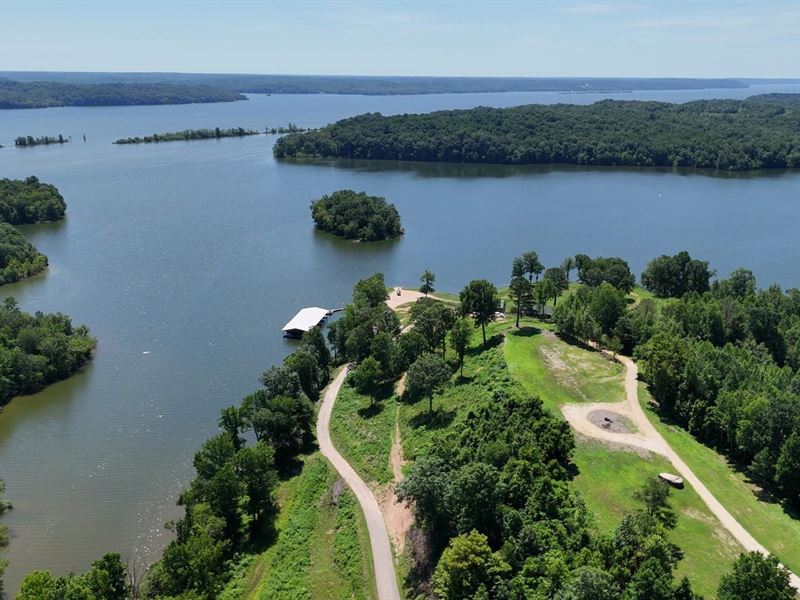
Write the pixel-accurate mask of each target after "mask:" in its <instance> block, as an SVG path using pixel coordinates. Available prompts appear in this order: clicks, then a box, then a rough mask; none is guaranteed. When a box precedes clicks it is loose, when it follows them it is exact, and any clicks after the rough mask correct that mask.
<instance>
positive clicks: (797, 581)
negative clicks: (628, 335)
mask: <svg viewBox="0 0 800 600" xmlns="http://www.w3.org/2000/svg"><path fill="white" fill-rule="evenodd" d="M617 360H619V361H620V362H621V363H622V364H623V366H624V367H625V396H626V398H627V404H628V407H627V409H628V410H626V411H625V416H627V417H629V418H630V419H631V420H632V421H633V423H634V425H636V427H637V429H638V430H639V431H638V434H639V437H641V438H644V439H647V440H649V444H648V445H649V446H650V448H651V449H652V450H654V451H656V452H659V453H660V454H663V455H664V456H666V457H667V458H668V459H669V460H670V462H671V463H672V466H673V467H675V470H676V471H678V473H679V474H680V476H681V477H683V479H684V480H685V481H687V482H689V484H690V485H691V486H692V487H693V488H694V490H695V491H696V492H697V495H698V496H700V498H701V499H702V500H703V502H705V504H706V506H708V508H709V510H711V512H712V513H714V515H715V516H716V517H717V519H719V521H720V523H722V526H723V527H725V529H727V530H728V531H729V532H730V534H731V535H732V536H733V537H734V538H736V540H737V541H738V542H739V543H740V544H741V545H742V546H743V547H744V548H745V550H747V551H748V552H753V551H756V552H761V553H762V554H765V555H768V554H769V551H768V550H767V549H766V548H764V546H762V545H761V544H759V543H758V542H757V541H756V540H755V538H754V537H753V536H752V535H750V533H749V532H748V531H747V530H746V529H745V528H744V527H742V525H741V524H740V523H739V521H737V520H736V518H735V517H734V516H733V515H732V514H731V513H729V512H728V511H727V510H726V509H725V507H724V506H722V504H720V502H719V500H717V499H716V498H715V497H714V494H712V493H711V492H710V491H709V489H708V488H707V487H706V486H705V485H703V482H702V481H700V479H699V478H698V477H697V475H695V474H694V472H693V471H692V470H691V469H690V468H689V465H687V464H686V463H685V462H684V461H683V459H682V458H681V457H680V456H678V453H677V452H675V450H673V449H672V447H671V446H670V445H669V444H668V443H667V441H666V440H665V439H664V438H663V436H662V435H661V434H660V433H659V432H658V431H657V430H656V428H655V427H654V426H653V424H652V423H651V422H650V419H648V418H647V415H646V414H645V412H644V410H643V409H642V406H641V404H639V390H638V381H637V379H638V374H639V369H638V368H637V366H636V363H635V362H633V361H632V360H631V359H630V358H628V357H627V356H619V355H618V356H617ZM564 408H565V409H566V408H567V407H564ZM564 414H565V416H566V417H567V418H568V420H570V422H572V420H571V419H570V417H571V416H573V415H571V414H570V411H569V409H567V410H565V411H564ZM586 423H588V427H584V426H580V427H576V429H578V430H579V431H580V432H581V433H583V434H585V435H593V437H598V438H601V439H606V440H608V439H609V438H611V440H610V441H617V442H619V443H623V444H624V443H629V442H628V440H626V439H625V438H626V437H628V435H627V434H618V437H614V434H610V433H609V432H607V431H605V430H603V429H601V428H600V427H597V426H595V425H593V424H591V423H589V422H588V421H586ZM573 426H575V425H574V424H573ZM631 437H632V436H631ZM631 445H637V446H640V447H641V444H631ZM790 580H791V584H792V587H794V588H795V589H796V590H800V577H798V576H797V575H795V574H794V573H791V574H790Z"/></svg>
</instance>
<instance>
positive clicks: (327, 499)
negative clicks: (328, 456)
mask: <svg viewBox="0 0 800 600" xmlns="http://www.w3.org/2000/svg"><path fill="white" fill-rule="evenodd" d="M336 480H337V477H336V475H335V473H333V471H332V470H331V468H330V467H329V465H328V463H327V461H325V459H324V458H322V456H320V455H319V454H313V455H311V456H309V457H307V458H306V461H305V465H304V467H303V470H302V472H301V473H300V475H297V476H296V477H293V478H292V479H290V480H288V481H285V482H283V483H282V484H281V486H280V489H279V492H278V502H279V505H280V508H281V510H280V515H279V517H278V523H277V529H278V537H277V540H276V541H275V543H274V544H273V545H272V546H270V548H269V549H268V550H266V551H265V552H264V553H262V554H261V555H259V556H257V557H255V558H254V559H252V560H251V561H246V562H245V563H243V565H242V567H243V568H242V569H241V574H240V575H239V576H238V577H236V578H234V580H233V581H232V582H231V583H230V584H229V585H228V587H227V588H226V589H225V591H224V592H223V594H221V596H220V600H234V599H242V600H267V599H269V600H284V599H285V600H302V599H309V600H312V599H313V600H317V599H325V600H328V599H330V600H346V599H347V600H350V599H353V600H356V599H357V600H362V599H363V600H371V599H373V598H375V592H374V589H373V585H374V584H373V582H374V576H373V573H372V556H371V553H370V549H369V539H368V537H367V532H366V524H365V523H364V522H363V517H362V516H361V513H360V511H359V510H358V506H357V504H356V501H355V498H354V497H353V496H352V494H351V493H350V491H349V490H348V489H347V488H346V487H345V488H342V489H341V490H340V491H339V493H338V494H335V493H334V482H335V481H336ZM334 495H336V496H337V498H336V500H335V501H334Z"/></svg>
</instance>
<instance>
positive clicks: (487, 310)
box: [459, 279, 499, 346]
mask: <svg viewBox="0 0 800 600" xmlns="http://www.w3.org/2000/svg"><path fill="white" fill-rule="evenodd" d="M459 297H460V298H461V312H462V314H464V315H472V317H473V318H474V319H475V326H476V327H477V326H479V325H480V328H481V333H482V335H483V345H484V346H485V345H486V324H487V323H491V322H492V321H494V318H495V313H496V312H497V303H498V301H499V298H498V295H497V288H496V287H494V284H492V283H490V282H488V281H486V280H485V279H475V280H473V281H470V282H469V283H468V284H467V286H466V287H465V288H464V289H463V290H461V293H460V294H459Z"/></svg>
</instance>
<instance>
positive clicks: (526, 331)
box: [506, 325, 542, 337]
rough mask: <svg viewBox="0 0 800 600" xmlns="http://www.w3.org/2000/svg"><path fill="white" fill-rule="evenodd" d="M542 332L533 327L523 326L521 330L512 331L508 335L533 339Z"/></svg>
mask: <svg viewBox="0 0 800 600" xmlns="http://www.w3.org/2000/svg"><path fill="white" fill-rule="evenodd" d="M541 333H542V330H541V329H539V328H538V327H534V326H532V325H523V326H522V327H520V328H519V329H512V330H511V331H509V332H508V333H507V334H506V335H513V336H514V337H533V336H536V335H540V334H541Z"/></svg>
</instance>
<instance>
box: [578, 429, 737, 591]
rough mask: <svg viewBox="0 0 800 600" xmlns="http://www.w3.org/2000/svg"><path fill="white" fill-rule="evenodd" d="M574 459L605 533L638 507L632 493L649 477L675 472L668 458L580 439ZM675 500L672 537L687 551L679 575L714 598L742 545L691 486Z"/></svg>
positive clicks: (676, 493) (587, 498) (674, 496)
mask: <svg viewBox="0 0 800 600" xmlns="http://www.w3.org/2000/svg"><path fill="white" fill-rule="evenodd" d="M574 459H575V464H576V465H577V467H578V469H579V475H578V476H577V477H576V478H575V480H574V481H573V485H574V486H575V489H577V490H578V491H579V492H580V493H581V495H582V496H583V499H584V501H585V502H586V507H587V508H588V509H589V510H590V511H591V512H592V514H593V515H594V517H595V522H596V526H597V529H598V530H599V531H600V532H602V533H611V532H613V531H614V529H615V528H616V527H617V525H618V524H619V522H620V520H621V519H622V517H623V516H624V515H625V514H626V513H629V512H631V511H633V510H634V509H636V508H637V503H636V501H635V500H634V499H633V497H632V492H633V491H634V490H635V489H636V488H638V487H639V486H641V484H642V481H643V480H644V479H645V478H647V477H651V476H655V475H657V474H658V473H659V472H661V471H669V470H671V469H670V466H669V462H668V461H667V459H666V458H663V457H661V456H657V455H653V454H651V455H648V456H640V455H639V454H637V453H635V452H628V451H625V450H610V449H609V448H608V447H606V446H604V445H602V444H601V443H599V442H595V441H588V440H579V441H578V445H577V448H576V449H575V457H574ZM671 502H672V506H673V507H674V508H675V510H676V511H677V513H678V525H677V526H676V528H675V529H674V530H673V531H672V532H671V533H670V539H671V541H672V542H673V543H675V544H677V545H678V546H680V548H681V549H682V550H683V552H684V559H683V560H682V561H681V562H680V563H678V568H677V569H676V573H675V574H676V577H677V578H681V577H683V576H684V575H686V576H687V577H688V578H689V580H690V581H691V582H692V586H693V587H694V589H695V591H697V592H698V593H700V594H702V595H703V596H705V597H706V598H711V597H714V595H715V594H716V591H717V587H718V586H719V580H720V577H722V575H723V574H724V573H726V572H727V571H728V570H729V569H730V567H731V564H732V563H733V561H734V560H735V559H736V557H737V556H738V555H739V552H740V551H741V547H740V546H739V544H738V543H737V542H736V540H734V539H733V538H732V537H731V535H730V534H729V533H728V532H727V531H725V530H724V529H722V528H721V527H719V525H718V522H717V521H716V519H715V518H714V517H713V515H712V514H711V513H710V512H709V510H708V508H707V507H706V505H705V504H704V503H703V501H702V500H701V499H700V497H699V496H698V495H697V494H696V493H695V491H694V490H693V489H692V488H691V487H686V488H684V489H682V490H674V492H673V494H672V501H671Z"/></svg>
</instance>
